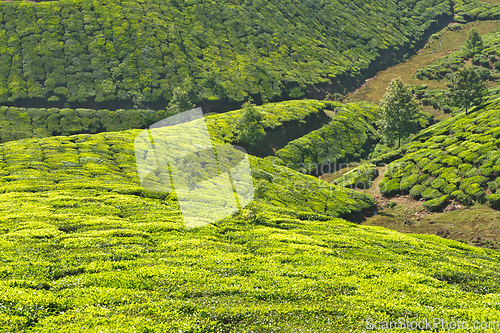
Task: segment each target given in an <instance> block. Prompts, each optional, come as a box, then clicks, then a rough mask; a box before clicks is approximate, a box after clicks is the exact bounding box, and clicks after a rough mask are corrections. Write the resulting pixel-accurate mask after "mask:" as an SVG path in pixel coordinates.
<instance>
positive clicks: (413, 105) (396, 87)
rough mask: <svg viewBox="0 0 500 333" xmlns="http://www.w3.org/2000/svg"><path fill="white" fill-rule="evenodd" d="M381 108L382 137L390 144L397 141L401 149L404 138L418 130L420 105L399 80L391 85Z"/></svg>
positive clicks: (380, 124) (395, 80)
mask: <svg viewBox="0 0 500 333" xmlns="http://www.w3.org/2000/svg"><path fill="white" fill-rule="evenodd" d="M381 107H382V112H381V118H380V121H379V126H380V132H381V134H382V137H383V138H384V140H385V141H386V142H387V143H390V144H392V143H394V141H396V140H397V142H398V148H399V146H400V145H401V139H402V138H403V137H405V136H407V135H408V134H410V133H414V132H416V131H417V130H418V127H417V123H418V118H419V115H420V112H419V109H418V103H417V102H416V101H415V100H414V98H413V95H412V92H411V90H410V89H408V88H406V87H405V85H404V83H403V81H401V79H399V78H397V79H394V80H392V81H391V82H390V83H389V86H388V87H387V91H386V93H385V95H384V98H383V99H382V101H381Z"/></svg>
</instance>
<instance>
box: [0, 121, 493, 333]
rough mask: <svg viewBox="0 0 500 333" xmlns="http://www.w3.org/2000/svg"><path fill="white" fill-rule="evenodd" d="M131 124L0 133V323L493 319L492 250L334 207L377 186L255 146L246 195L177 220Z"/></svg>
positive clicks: (228, 324) (365, 201)
mask: <svg viewBox="0 0 500 333" xmlns="http://www.w3.org/2000/svg"><path fill="white" fill-rule="evenodd" d="M138 133H139V131H138V130H132V131H124V132H120V133H101V134H96V135H77V136H69V137H64V136H63V137H52V138H43V139H26V140H21V141H13V142H8V143H3V144H1V145H0V173H1V175H0V184H1V185H0V193H1V194H0V202H1V204H0V228H1V229H0V230H1V235H0V249H1V251H0V253H1V256H2V262H1V264H0V272H1V274H0V289H1V290H2V293H0V303H1V304H2V306H1V307H0V330H2V331H4V332H22V331H23V332H27V331H32V332H35V331H36V332H53V331H54V330H56V331H58V332H174V331H175V332H213V331H221V332H228V331H240V332H250V331H253V332H255V331H259V332H260V331H261V332H264V331H270V330H282V331H296V332H303V331H311V330H312V331H330V332H333V331H344V332H346V331H359V332H363V331H366V327H367V324H366V322H365V321H366V320H367V318H372V319H373V320H374V321H375V320H389V319H393V320H396V319H398V318H401V317H410V318H415V319H417V318H422V317H427V318H434V317H436V318H437V317H439V318H443V319H447V320H450V319H451V318H456V317H457V316H459V317H461V318H467V320H470V321H471V324H472V321H475V320H478V321H481V320H491V319H495V318H499V314H500V313H499V310H500V309H499V308H498V303H497V302H496V299H497V297H498V295H497V294H498V293H499V289H498V288H499V286H500V281H499V279H500V265H499V264H498V259H499V255H498V253H496V252H492V251H488V250H484V249H477V248H473V247H469V246H466V245H463V244H460V243H456V242H453V241H447V240H443V239H440V238H437V237H434V236H417V235H402V234H399V233H396V232H393V231H390V230H387V229H382V228H374V227H363V226H358V225H355V224H351V223H349V222H346V221H343V220H340V219H337V218H335V216H340V215H343V214H345V213H348V212H349V211H359V210H362V209H365V208H368V207H370V206H371V205H372V204H373V201H372V199H370V198H369V197H365V196H363V195H362V194H359V193H355V192H352V191H348V190H345V191H339V188H338V187H336V186H334V185H333V186H330V185H328V184H327V183H325V182H322V181H319V180H317V179H316V178H314V177H310V176H305V175H301V174H299V173H297V172H295V171H293V170H291V169H288V168H286V167H281V166H277V165H272V163H270V162H268V161H266V160H263V159H258V158H251V159H250V160H251V165H252V168H253V174H254V177H255V184H256V193H257V199H256V201H255V202H254V203H252V204H251V205H250V206H248V207H247V208H245V209H244V210H242V211H241V212H239V213H236V214H234V215H232V216H229V217H227V218H226V219H224V220H221V221H219V222H217V223H215V224H213V225H208V226H205V227H202V228H196V229H192V230H189V231H188V230H186V229H185V228H184V226H183V222H182V217H181V215H180V211H179V208H178V205H177V203H176V201H175V199H174V198H173V197H172V196H171V195H170V194H161V193H156V192H148V191H145V190H143V189H141V188H140V187H139V183H138V177H137V174H136V170H135V164H134V152H133V140H134V138H135V136H136V135H137V134H138ZM268 176H272V177H271V179H269V177H268ZM305 184H308V185H307V186H305ZM374 285H376V286H377V287H376V288H374ZM381 299H383V300H384V301H383V302H380V300H381Z"/></svg>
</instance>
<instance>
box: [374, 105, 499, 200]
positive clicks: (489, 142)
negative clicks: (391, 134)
mask: <svg viewBox="0 0 500 333" xmlns="http://www.w3.org/2000/svg"><path fill="white" fill-rule="evenodd" d="M499 108H500V99H495V100H492V101H490V102H488V103H487V104H485V105H483V106H481V107H478V108H476V109H475V110H474V111H473V112H472V113H471V114H469V115H465V114H460V115H457V116H455V117H453V118H451V119H449V120H447V121H444V122H441V123H439V124H438V125H435V126H432V127H430V128H429V129H427V130H424V131H422V132H421V133H420V134H419V135H418V136H417V137H416V138H415V140H414V141H413V142H411V143H410V144H407V145H405V146H404V147H402V149H401V150H400V151H399V152H398V154H401V155H404V157H403V158H400V159H397V160H396V161H394V162H392V163H391V164H389V166H388V172H387V173H386V176H385V178H384V179H383V180H382V182H381V183H380V186H381V187H382V189H381V190H382V191H383V192H385V193H387V194H392V193H401V192H405V193H409V194H411V195H413V196H415V197H422V198H424V199H426V200H428V201H426V203H425V204H424V206H426V207H427V208H428V209H430V210H438V209H440V208H441V207H442V206H443V205H444V204H445V203H446V202H447V201H449V200H457V201H459V202H461V203H463V204H465V205H471V204H472V203H473V202H480V203H485V202H488V203H489V204H490V205H491V206H493V207H498V204H499V203H500V192H498V191H497V190H498V188H499V187H500V178H499V176H500V159H499V157H500V151H499V147H498V144H499V143H500V119H499V112H498V110H499Z"/></svg>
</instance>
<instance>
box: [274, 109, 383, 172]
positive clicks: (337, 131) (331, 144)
mask: <svg viewBox="0 0 500 333" xmlns="http://www.w3.org/2000/svg"><path fill="white" fill-rule="evenodd" d="M378 112H379V107H378V106H377V105H375V104H373V103H368V102H360V103H350V104H344V105H342V104H337V106H336V108H335V113H336V114H335V116H334V117H333V120H332V121H331V122H330V123H329V124H327V125H325V126H323V127H322V128H320V129H318V130H315V131H312V132H310V133H309V134H307V135H305V136H303V137H301V138H299V139H296V140H293V141H290V142H289V143H288V144H287V145H286V146H285V147H284V148H282V149H280V150H278V151H277V152H276V156H277V157H278V158H280V159H281V161H282V163H283V164H285V165H289V166H290V167H292V168H296V169H298V168H305V169H306V170H308V171H309V169H310V166H312V167H314V168H316V165H318V166H321V165H324V164H327V163H330V162H331V163H337V162H346V161H348V160H351V161H352V160H356V161H357V160H359V159H360V158H361V157H362V156H365V155H366V154H367V153H368V149H369V146H370V145H371V144H372V143H374V142H375V141H377V140H378V135H377V132H376V130H375V128H374V125H375V122H376V120H377V114H378ZM312 171H314V172H316V170H312Z"/></svg>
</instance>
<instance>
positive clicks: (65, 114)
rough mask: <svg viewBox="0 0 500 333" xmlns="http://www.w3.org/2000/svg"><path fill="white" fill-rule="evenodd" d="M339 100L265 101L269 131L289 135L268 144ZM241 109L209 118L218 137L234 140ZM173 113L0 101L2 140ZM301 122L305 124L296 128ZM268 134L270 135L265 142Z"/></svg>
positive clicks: (146, 121)
mask: <svg viewBox="0 0 500 333" xmlns="http://www.w3.org/2000/svg"><path fill="white" fill-rule="evenodd" d="M338 105H340V104H339V103H333V102H325V101H316V100H298V101H285V102H280V103H266V104H264V105H260V106H257V109H258V110H259V111H260V112H261V113H262V115H263V126H264V129H265V130H266V131H267V132H268V133H270V132H272V131H273V130H276V131H278V130H279V129H280V128H281V129H282V130H283V131H287V135H286V136H285V137H283V136H281V137H275V138H273V139H271V141H272V142H270V144H272V145H275V146H279V144H278V141H281V145H284V144H286V143H287V142H288V140H293V139H295V138H297V137H300V136H301V135H304V134H306V133H308V132H310V131H312V130H314V129H317V128H319V127H321V126H322V125H323V124H325V123H328V122H329V121H330V120H331V118H330V116H329V115H328V114H327V113H326V112H325V111H328V110H332V109H333V108H334V107H336V106H338ZM241 113H242V111H241V110H235V111H231V112H228V113H224V114H217V115H209V116H207V117H206V119H207V123H208V126H209V128H210V131H211V132H212V133H213V136H214V137H215V138H219V139H220V140H222V141H224V142H227V143H232V142H233V141H234V140H235V138H236V133H235V128H234V127H235V123H236V121H237V120H238V119H239V117H240V116H241ZM169 116H172V114H170V113H169V112H168V111H166V110H156V111H154V110H146V109H144V110H141V109H139V110H135V109H128V110H124V109H118V110H116V111H112V110H107V109H99V110H94V109H83V108H81V109H71V108H63V109H58V108H48V109H45V108H18V107H13V106H11V107H6V106H0V142H8V141H13V140H20V139H27V138H33V137H34V138H44V137H50V136H57V135H72V134H95V133H100V132H114V131H121V130H128V129H138V128H147V127H148V126H150V125H152V124H154V123H156V122H158V121H161V120H163V119H165V118H167V117H169ZM297 124H301V125H302V126H301V128H297ZM267 141H269V138H268V139H266V142H267Z"/></svg>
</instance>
